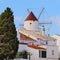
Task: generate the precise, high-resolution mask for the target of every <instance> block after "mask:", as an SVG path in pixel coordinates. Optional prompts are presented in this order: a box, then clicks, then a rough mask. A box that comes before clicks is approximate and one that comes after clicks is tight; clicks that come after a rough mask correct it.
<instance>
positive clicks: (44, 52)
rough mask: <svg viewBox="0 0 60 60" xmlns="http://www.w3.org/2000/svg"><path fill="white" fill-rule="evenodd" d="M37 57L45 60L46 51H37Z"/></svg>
mask: <svg viewBox="0 0 60 60" xmlns="http://www.w3.org/2000/svg"><path fill="white" fill-rule="evenodd" d="M39 57H41V58H46V51H40V50H39Z"/></svg>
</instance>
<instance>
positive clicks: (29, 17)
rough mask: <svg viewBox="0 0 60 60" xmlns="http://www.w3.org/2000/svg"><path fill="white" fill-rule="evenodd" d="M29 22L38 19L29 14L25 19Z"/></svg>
mask: <svg viewBox="0 0 60 60" xmlns="http://www.w3.org/2000/svg"><path fill="white" fill-rule="evenodd" d="M30 20H33V21H38V19H37V18H36V17H35V15H34V14H33V12H30V14H29V15H28V16H27V18H26V19H25V21H30Z"/></svg>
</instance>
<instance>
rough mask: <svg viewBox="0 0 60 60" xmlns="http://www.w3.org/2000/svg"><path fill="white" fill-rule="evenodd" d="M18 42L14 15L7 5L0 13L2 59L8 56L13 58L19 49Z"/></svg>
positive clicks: (0, 50) (0, 51)
mask: <svg viewBox="0 0 60 60" xmlns="http://www.w3.org/2000/svg"><path fill="white" fill-rule="evenodd" d="M18 43H19V42H18V39H17V32H16V28H15V24H14V15H13V12H12V10H11V9H10V8H8V7H7V8H6V10H5V11H4V12H3V13H2V14H1V15H0V59H1V60H3V59H4V58H7V57H8V58H9V59H11V58H12V59H13V58H14V57H15V56H16V53H17V50H18ZM6 60H7V59H6Z"/></svg>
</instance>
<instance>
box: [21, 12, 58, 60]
mask: <svg viewBox="0 0 60 60" xmlns="http://www.w3.org/2000/svg"><path fill="white" fill-rule="evenodd" d="M20 44H25V45H27V48H26V50H27V51H28V52H29V58H30V60H58V47H57V45H56V39H54V38H52V37H50V36H46V35H45V30H44V29H43V30H42V31H41V30H40V27H39V21H38V19H37V18H36V17H35V16H34V14H33V13H32V12H30V14H29V15H28V17H27V18H26V19H25V22H24V27H23V28H21V29H20Z"/></svg>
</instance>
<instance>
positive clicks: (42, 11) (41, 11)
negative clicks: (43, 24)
mask: <svg viewBox="0 0 60 60" xmlns="http://www.w3.org/2000/svg"><path fill="white" fill-rule="evenodd" d="M44 9H45V8H42V11H41V12H40V14H39V16H38V20H39V18H40V16H41V14H42V13H43V11H44Z"/></svg>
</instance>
